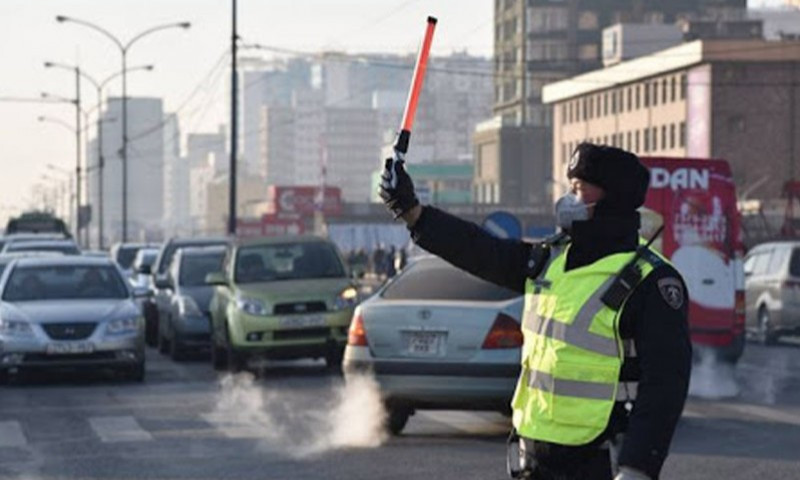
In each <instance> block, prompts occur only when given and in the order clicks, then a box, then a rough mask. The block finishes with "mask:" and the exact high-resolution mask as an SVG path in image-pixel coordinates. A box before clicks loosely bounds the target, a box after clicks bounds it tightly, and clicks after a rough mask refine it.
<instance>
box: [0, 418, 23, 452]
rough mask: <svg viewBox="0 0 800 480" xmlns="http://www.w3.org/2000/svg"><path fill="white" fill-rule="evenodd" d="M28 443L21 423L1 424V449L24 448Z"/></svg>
mask: <svg viewBox="0 0 800 480" xmlns="http://www.w3.org/2000/svg"><path fill="white" fill-rule="evenodd" d="M27 443H28V441H27V440H26V439H25V434H23V433H22V427H21V426H20V424H19V422H15V421H9V422H0V447H24V446H25V445H27Z"/></svg>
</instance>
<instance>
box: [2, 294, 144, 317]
mask: <svg viewBox="0 0 800 480" xmlns="http://www.w3.org/2000/svg"><path fill="white" fill-rule="evenodd" d="M139 314H140V313H139V310H138V309H137V308H136V305H135V304H134V303H133V301H132V300H130V299H128V298H126V299H113V300H46V301H33V302H14V303H9V302H3V303H2V304H1V305H0V318H8V319H13V320H26V321H29V322H34V323H63V322H101V321H106V320H110V319H114V318H120V317H134V316H137V315H139Z"/></svg>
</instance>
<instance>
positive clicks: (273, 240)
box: [235, 235, 331, 247]
mask: <svg viewBox="0 0 800 480" xmlns="http://www.w3.org/2000/svg"><path fill="white" fill-rule="evenodd" d="M318 242H325V243H331V241H330V240H329V239H327V238H323V237H319V236H316V235H282V236H279V237H248V238H237V239H236V243H235V244H236V246H237V247H247V246H253V245H277V244H282V243H318Z"/></svg>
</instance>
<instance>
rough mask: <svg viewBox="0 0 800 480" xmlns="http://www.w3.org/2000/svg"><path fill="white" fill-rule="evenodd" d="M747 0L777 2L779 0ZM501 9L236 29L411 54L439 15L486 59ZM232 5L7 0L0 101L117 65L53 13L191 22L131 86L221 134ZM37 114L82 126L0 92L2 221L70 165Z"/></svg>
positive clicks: (393, 9) (125, 21)
mask: <svg viewBox="0 0 800 480" xmlns="http://www.w3.org/2000/svg"><path fill="white" fill-rule="evenodd" d="M750 3H751V6H762V5H768V6H773V5H776V4H779V3H780V0H751V1H750ZM493 6H494V0H239V34H240V36H241V37H242V40H243V42H245V43H260V44H262V45H268V46H274V47H283V48H288V49H292V50H301V51H309V52H316V51H320V50H339V51H347V52H365V51H373V52H375V51H381V52H389V53H411V52H415V51H416V49H417V46H418V44H419V41H420V39H421V37H422V33H423V30H424V27H425V18H426V17H427V16H428V15H434V16H436V17H438V19H439V24H438V25H437V31H436V37H435V39H434V44H433V51H434V54H448V53H450V52H453V51H462V50H467V51H469V53H471V54H474V55H483V56H487V57H488V56H491V54H492V49H493V41H492V36H493ZM230 8H231V1H230V0H0V65H2V70H1V71H2V74H0V99H2V98H8V97H12V98H39V96H40V95H41V93H42V92H47V93H49V94H52V95H58V96H62V97H69V98H73V97H74V90H75V81H74V76H73V75H72V74H71V73H70V72H68V71H66V70H61V69H53V68H50V69H45V68H44V66H43V64H44V62H45V61H52V62H60V63H65V64H73V65H74V64H76V63H78V64H79V65H80V66H81V68H82V69H83V70H84V71H85V72H87V73H88V74H89V75H91V76H93V77H94V78H96V79H97V80H101V79H104V78H106V77H108V76H109V75H113V74H115V73H117V72H118V71H119V69H120V68H121V60H120V55H119V51H118V49H117V48H116V47H114V45H113V44H112V43H111V41H110V40H108V39H107V38H105V37H103V36H102V35H100V34H98V33H97V32H94V31H92V30H90V29H87V28H85V27H82V26H79V25H76V24H70V23H58V22H56V21H55V16H56V15H66V16H70V17H74V18H79V19H82V20H86V21H89V22H92V23H95V24H98V25H100V26H102V27H103V28H105V29H106V30H108V31H110V32H112V33H113V34H114V35H116V36H117V37H119V38H120V39H122V40H123V41H126V40H127V39H130V38H131V37H132V36H134V35H136V34H137V33H139V32H141V31H143V30H145V29H147V28H149V27H152V26H155V25H160V24H164V23H172V22H180V21H189V22H191V23H192V27H191V28H190V29H189V30H179V29H175V30H166V31H163V32H158V33H156V34H153V35H152V36H149V37H147V38H145V39H143V40H142V41H141V42H138V43H137V44H136V45H134V46H133V47H132V48H131V50H130V53H129V61H128V65H129V67H135V66H137V65H145V64H153V65H154V66H155V70H154V71H152V72H144V71H139V72H131V73H130V74H129V76H128V95H130V96H154V97H161V98H163V99H164V103H165V111H166V112H170V111H173V110H175V109H176V108H178V107H179V106H182V108H181V110H180V120H181V129H182V132H183V133H184V134H185V133H187V132H189V131H191V132H203V131H215V130H216V129H217V125H218V124H219V123H221V122H224V121H225V117H226V115H227V113H226V112H227V107H226V102H227V101H228V97H227V79H225V78H223V79H222V81H216V82H214V81H205V82H204V81H203V79H205V78H206V77H207V74H208V73H209V72H210V71H212V69H213V68H214V66H215V65H216V64H217V61H218V60H219V59H220V57H221V55H223V54H224V52H225V51H227V50H228V49H229V44H230V23H231V12H230ZM212 78H213V77H212ZM120 92H121V89H120V83H119V82H118V81H112V82H111V83H110V84H109V88H108V89H107V93H108V94H110V95H112V96H118V95H120ZM83 99H84V102H88V103H87V105H89V106H90V105H92V104H94V103H95V102H96V97H95V93H94V91H93V89H89V88H86V89H83ZM187 99H188V100H187ZM40 116H46V117H48V118H54V119H56V120H59V121H63V122H66V123H68V124H74V123H73V122H74V116H75V115H74V107H73V106H72V105H71V104H65V103H60V104H59V103H55V104H54V103H49V104H43V103H22V102H6V101H0V162H2V174H0V222H2V223H3V224H4V223H5V218H6V217H7V216H8V215H12V214H14V213H15V212H17V211H18V210H20V209H23V208H26V207H27V206H28V205H29V202H30V200H31V198H32V195H31V193H32V191H33V188H34V186H35V185H37V184H39V185H45V186H48V187H53V186H55V185H57V182H58V181H59V180H58V179H63V178H66V176H67V175H68V173H66V171H67V170H68V171H69V172H70V173H72V172H74V168H75V135H74V133H73V132H70V130H69V129H68V128H67V127H66V126H64V125H59V124H55V123H50V122H40V121H38V118H39V117H40ZM48 164H52V165H55V166H56V170H54V169H51V168H49V167H48V166H47V165H48ZM58 169H62V170H63V171H64V172H63V173H60V171H59V170H58ZM73 175H74V173H73ZM132 188H135V186H132Z"/></svg>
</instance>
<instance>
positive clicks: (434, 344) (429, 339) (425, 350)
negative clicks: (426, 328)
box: [407, 332, 446, 357]
mask: <svg viewBox="0 0 800 480" xmlns="http://www.w3.org/2000/svg"><path fill="white" fill-rule="evenodd" d="M445 338H446V334H445V333H443V332H409V333H408V334H407V339H408V343H407V346H408V348H407V352H408V354H409V355H416V356H426V357H427V356H437V355H441V354H442V353H443V351H444V341H445Z"/></svg>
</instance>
